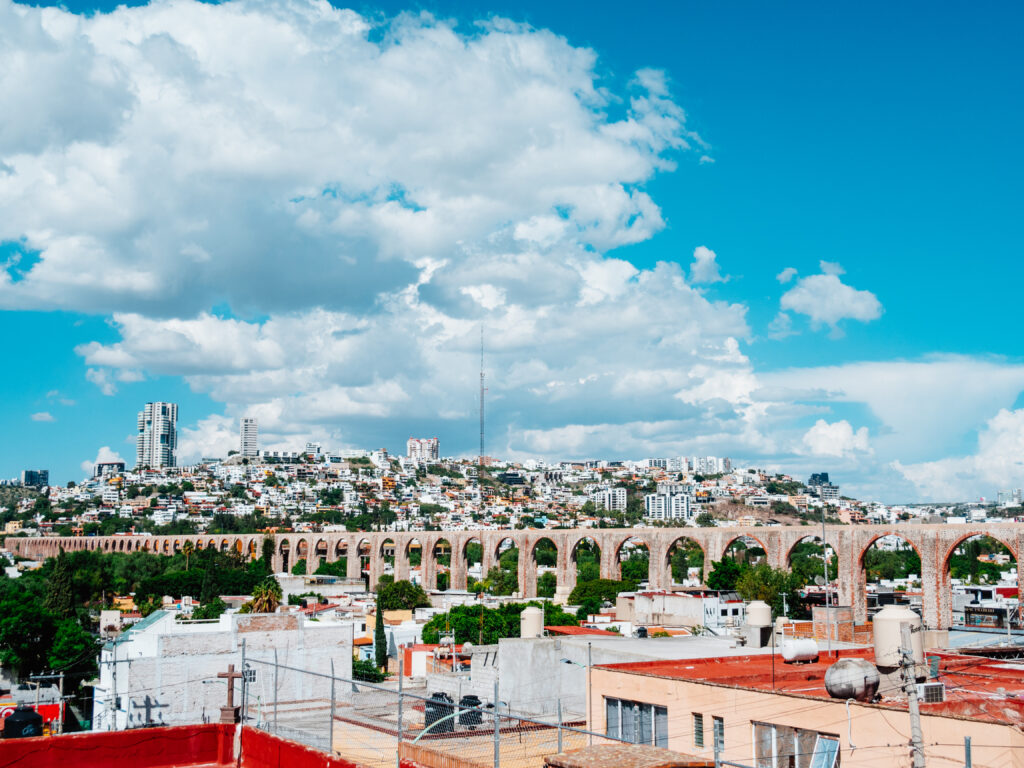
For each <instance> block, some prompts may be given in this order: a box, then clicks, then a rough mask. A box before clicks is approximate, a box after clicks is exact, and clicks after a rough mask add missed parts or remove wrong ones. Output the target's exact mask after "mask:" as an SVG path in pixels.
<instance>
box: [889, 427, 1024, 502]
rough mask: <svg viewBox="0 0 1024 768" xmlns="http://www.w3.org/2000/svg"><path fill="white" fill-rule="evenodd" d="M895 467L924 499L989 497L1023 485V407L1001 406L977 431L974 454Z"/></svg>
mask: <svg viewBox="0 0 1024 768" xmlns="http://www.w3.org/2000/svg"><path fill="white" fill-rule="evenodd" d="M892 466H893V468H894V469H896V470H897V471H898V472H899V473H900V474H902V475H903V476H904V477H905V478H907V480H909V481H910V482H912V483H913V484H914V486H915V487H916V488H917V489H918V491H919V492H920V494H921V496H922V497H923V498H926V499H929V500H933V501H958V500H962V499H965V498H970V497H978V496H983V495H986V496H992V495H993V494H994V492H995V491H996V490H1000V489H1004V488H1019V487H1021V486H1022V485H1024V409H1017V410H1009V409H1006V408H1003V409H1001V410H1000V411H999V412H998V413H997V414H996V415H995V416H993V417H992V418H991V419H989V420H988V422H987V423H986V424H985V426H984V428H983V429H982V430H980V432H979V434H978V447H977V450H976V451H975V453H974V454H972V455H969V456H960V457H953V458H944V459H938V460H936V461H924V462H918V463H910V464H904V463H902V462H900V461H895V462H893V463H892Z"/></svg>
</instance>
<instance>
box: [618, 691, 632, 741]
mask: <svg viewBox="0 0 1024 768" xmlns="http://www.w3.org/2000/svg"><path fill="white" fill-rule="evenodd" d="M620 704H621V707H620V713H621V715H622V735H621V738H622V739H623V740H624V741H632V742H634V743H635V742H636V724H635V722H634V720H635V719H636V712H635V710H634V709H633V706H634V705H633V702H631V701H623V702H620Z"/></svg>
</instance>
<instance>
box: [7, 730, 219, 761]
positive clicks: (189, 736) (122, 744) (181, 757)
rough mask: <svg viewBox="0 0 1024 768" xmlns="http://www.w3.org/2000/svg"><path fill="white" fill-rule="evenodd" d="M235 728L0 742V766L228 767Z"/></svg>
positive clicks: (81, 735) (74, 734)
mask: <svg viewBox="0 0 1024 768" xmlns="http://www.w3.org/2000/svg"><path fill="white" fill-rule="evenodd" d="M233 736H234V726H231V725H218V724H213V725H195V726H188V725H187V726H181V727H178V728H140V729H138V730H132V731H111V732H90V733H73V734H67V735H64V736H41V737H38V738H34V739H4V740H0V765H13V764H15V763H18V764H20V765H24V766H31V768H68V766H74V768H110V767H111V766H123V768H171V767H172V766H185V765H200V764H204V763H205V764H214V765H217V764H219V765H227V764H229V763H233V762H234V760H233V758H232V743H231V742H232V738H233Z"/></svg>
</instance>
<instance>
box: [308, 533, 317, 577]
mask: <svg viewBox="0 0 1024 768" xmlns="http://www.w3.org/2000/svg"><path fill="white" fill-rule="evenodd" d="M315 570H316V543H315V542H313V543H311V542H308V541H307V542H306V575H307V576H312V575H313V572H314V571H315Z"/></svg>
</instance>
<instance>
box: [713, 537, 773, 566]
mask: <svg viewBox="0 0 1024 768" xmlns="http://www.w3.org/2000/svg"><path fill="white" fill-rule="evenodd" d="M748 542H753V543H754V544H756V545H757V546H756V547H752V546H751V545H750V544H749V543H748ZM736 544H739V545H741V547H740V548H736V547H735V545H736ZM733 549H736V551H744V550H746V551H749V550H751V549H753V550H755V551H756V550H758V549H760V550H761V551H762V552H764V555H754V556H745V557H749V558H750V559H747V560H746V562H751V561H753V560H759V559H761V558H763V559H764V560H765V562H769V560H768V553H769V552H770V551H771V550H770V549H769V548H768V547H767V546H766V545H765V542H764V537H761V536H754V535H752V534H750V533H746V532H744V533H737V534H735V535H733V536H728V537H727V538H726V540H725V545H724V546H723V547H722V558H725V557H727V556H728V555H729V551H730V550H733ZM733 557H735V555H733Z"/></svg>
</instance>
